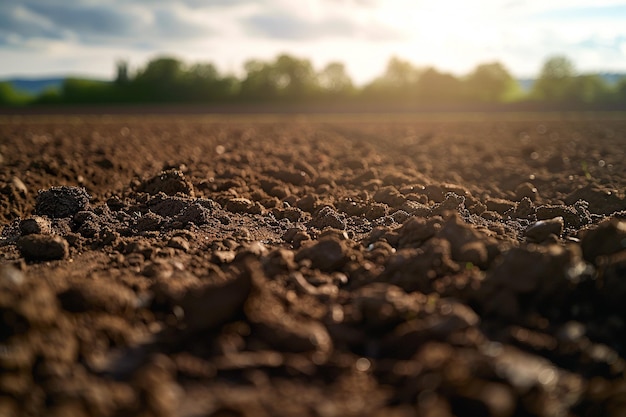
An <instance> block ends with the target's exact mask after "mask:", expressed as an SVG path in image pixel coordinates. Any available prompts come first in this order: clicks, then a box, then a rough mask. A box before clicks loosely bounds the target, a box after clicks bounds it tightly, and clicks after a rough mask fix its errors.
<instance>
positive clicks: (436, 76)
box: [416, 68, 463, 104]
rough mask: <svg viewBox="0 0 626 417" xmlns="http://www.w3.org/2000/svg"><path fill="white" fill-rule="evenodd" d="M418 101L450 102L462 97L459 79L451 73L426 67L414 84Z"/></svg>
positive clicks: (427, 102)
mask: <svg viewBox="0 0 626 417" xmlns="http://www.w3.org/2000/svg"><path fill="white" fill-rule="evenodd" d="M416 92H417V98H418V100H419V101H421V102H423V103H426V104H430V103H451V102H455V101H459V100H462V99H463V89H462V84H461V81H460V80H459V79H458V78H456V77H455V76H454V75H452V74H448V73H445V72H439V71H438V70H436V69H435V68H427V69H426V70H425V71H424V72H423V73H422V75H421V76H420V78H419V80H418V81H417V84H416Z"/></svg>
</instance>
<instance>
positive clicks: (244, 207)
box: [224, 197, 259, 214]
mask: <svg viewBox="0 0 626 417" xmlns="http://www.w3.org/2000/svg"><path fill="white" fill-rule="evenodd" d="M224 208H225V209H226V210H228V211H230V212H232V213H256V214H259V213H258V209H255V204H254V203H253V202H252V201H250V200H248V199H247V198H241V197H240V198H231V199H230V200H228V201H227V202H226V204H225V206H224Z"/></svg>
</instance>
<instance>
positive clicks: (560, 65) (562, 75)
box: [531, 56, 576, 101]
mask: <svg viewBox="0 0 626 417" xmlns="http://www.w3.org/2000/svg"><path fill="white" fill-rule="evenodd" d="M575 77H576V69H575V67H574V64H573V63H572V61H570V60H569V59H568V58H567V57H565V56H554V57H551V58H548V60H547V61H546V62H545V63H544V64H543V67H542V68H541V72H540V73H539V77H538V78H537V81H536V82H535V84H534V85H533V89H532V91H531V97H533V98H535V99H539V100H546V101H566V100H568V99H570V98H571V94H572V87H573V85H574V78H575Z"/></svg>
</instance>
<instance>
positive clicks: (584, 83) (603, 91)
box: [568, 74, 612, 104]
mask: <svg viewBox="0 0 626 417" xmlns="http://www.w3.org/2000/svg"><path fill="white" fill-rule="evenodd" d="M570 88H571V91H570V93H569V94H568V95H569V96H570V98H571V99H572V100H573V101H576V102H579V103H586V104H594V103H595V104H599V103H604V102H608V101H609V100H610V99H611V93H612V92H611V88H610V87H609V85H608V84H607V83H606V81H604V80H603V79H602V78H601V77H600V76H599V75H597V74H585V75H579V76H578V77H575V78H574V80H573V81H572V85H571V87H570Z"/></svg>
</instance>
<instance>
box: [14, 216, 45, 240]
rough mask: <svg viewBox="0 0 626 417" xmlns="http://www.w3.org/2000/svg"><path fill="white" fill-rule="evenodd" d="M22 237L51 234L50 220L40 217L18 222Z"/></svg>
mask: <svg viewBox="0 0 626 417" xmlns="http://www.w3.org/2000/svg"><path fill="white" fill-rule="evenodd" d="M20 231H21V232H22V235H33V234H39V235H48V234H50V233H52V228H51V225H50V220H48V219H47V218H45V217H41V216H33V217H31V218H29V219H24V220H22V221H21V222H20Z"/></svg>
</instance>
